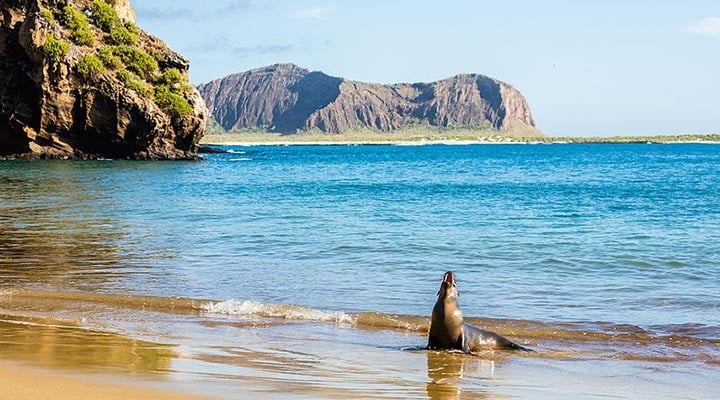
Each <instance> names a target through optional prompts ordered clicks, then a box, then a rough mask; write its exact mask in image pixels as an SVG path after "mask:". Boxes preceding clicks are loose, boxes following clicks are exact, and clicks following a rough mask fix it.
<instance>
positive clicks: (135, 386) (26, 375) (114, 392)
mask: <svg viewBox="0 0 720 400" xmlns="http://www.w3.org/2000/svg"><path fill="white" fill-rule="evenodd" d="M0 387H2V390H3V396H2V397H3V399H5V400H35V399H37V400H65V399H67V400H84V399H88V400H96V399H103V400H114V399H117V400H127V399H145V400H165V399H168V400H169V399H174V400H201V399H209V398H208V397H200V396H193V395H189V394H184V393H180V392H176V391H172V390H161V389H157V388H153V387H149V386H147V384H145V385H143V384H142V383H140V382H137V383H135V382H131V381H127V380H125V381H123V382H120V381H112V380H109V379H101V378H98V379H94V378H88V377H85V376H80V375H74V374H69V373H65V372H59V371H53V370H49V369H39V368H34V367H27V366H24V365H19V364H14V363H9V362H5V361H1V362H0Z"/></svg>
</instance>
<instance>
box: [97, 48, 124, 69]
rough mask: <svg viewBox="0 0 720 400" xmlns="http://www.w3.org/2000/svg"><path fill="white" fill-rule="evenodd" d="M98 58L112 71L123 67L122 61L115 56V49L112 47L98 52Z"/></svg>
mask: <svg viewBox="0 0 720 400" xmlns="http://www.w3.org/2000/svg"><path fill="white" fill-rule="evenodd" d="M98 58H100V61H102V63H103V64H104V65H105V66H106V67H107V68H110V69H119V68H120V67H122V66H123V63H122V60H121V59H120V57H118V56H116V55H115V54H113V48H112V47H110V46H103V47H101V48H100V50H98Z"/></svg>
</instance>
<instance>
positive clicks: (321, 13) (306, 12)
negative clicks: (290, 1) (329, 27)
mask: <svg viewBox="0 0 720 400" xmlns="http://www.w3.org/2000/svg"><path fill="white" fill-rule="evenodd" d="M334 9H335V6H325V7H314V8H304V9H302V10H298V11H296V12H295V16H296V17H298V18H310V19H327V18H328V17H329V16H330V13H331V12H332V11H333V10H334Z"/></svg>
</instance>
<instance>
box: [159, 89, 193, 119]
mask: <svg viewBox="0 0 720 400" xmlns="http://www.w3.org/2000/svg"><path fill="white" fill-rule="evenodd" d="M155 104H157V105H158V106H160V108H162V109H163V110H165V111H167V112H170V113H171V114H173V115H174V116H176V117H180V118H182V117H186V116H188V115H190V114H192V113H193V108H192V106H191V105H190V102H189V101H187V99H186V98H184V97H182V96H180V95H178V94H175V93H173V92H172V90H170V88H169V87H167V86H165V85H158V86H156V87H155Z"/></svg>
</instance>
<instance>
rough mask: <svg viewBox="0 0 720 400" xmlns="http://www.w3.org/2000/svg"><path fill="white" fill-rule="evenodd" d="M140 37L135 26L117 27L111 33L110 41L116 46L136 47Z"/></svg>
mask: <svg viewBox="0 0 720 400" xmlns="http://www.w3.org/2000/svg"><path fill="white" fill-rule="evenodd" d="M128 27H133V28H134V29H132V28H131V29H128ZM139 37H140V32H139V31H138V29H137V27H135V25H134V24H127V25H120V26H116V27H115V28H113V29H112V31H111V32H110V40H111V41H112V42H113V43H114V44H119V45H122V44H125V45H134V44H136V43H137V41H138V38H139Z"/></svg>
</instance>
